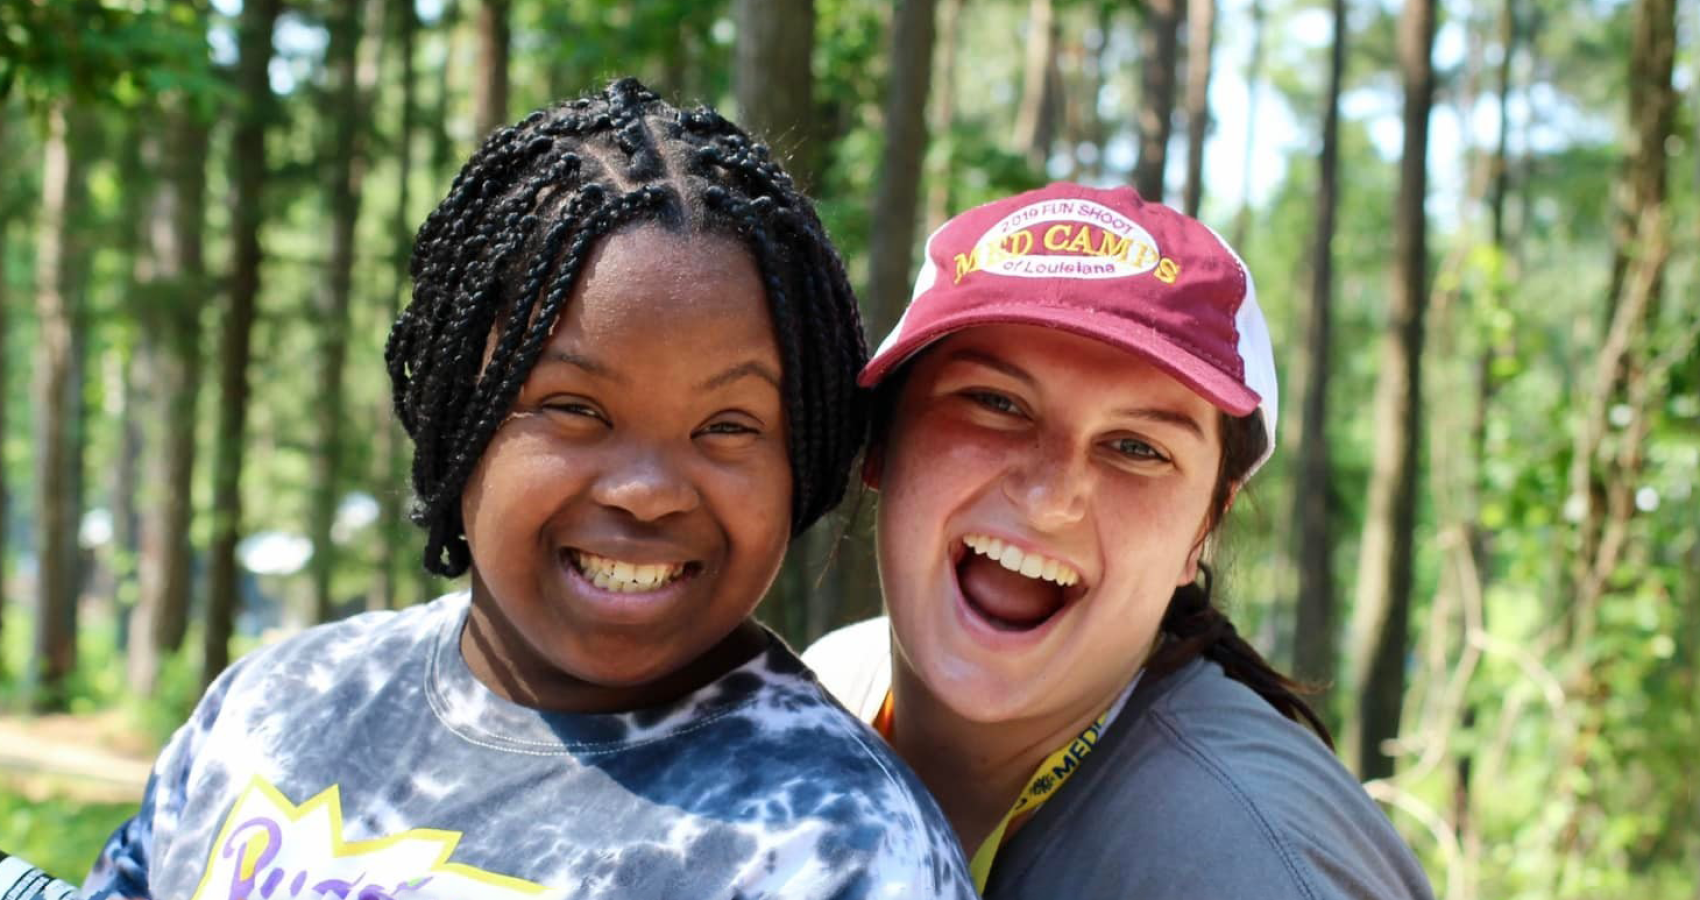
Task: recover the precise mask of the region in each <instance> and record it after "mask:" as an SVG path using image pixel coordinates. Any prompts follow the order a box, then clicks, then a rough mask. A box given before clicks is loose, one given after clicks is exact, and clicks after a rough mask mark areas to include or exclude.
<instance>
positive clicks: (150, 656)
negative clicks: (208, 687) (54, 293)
mask: <svg viewBox="0 0 1700 900" xmlns="http://www.w3.org/2000/svg"><path fill="white" fill-rule="evenodd" d="M173 106H174V107H175V108H174V109H173V110H172V111H171V112H170V114H168V116H167V118H166V122H165V123H164V128H165V136H164V142H163V145H162V150H163V155H162V156H161V157H160V160H159V162H160V164H161V168H162V169H163V172H162V174H163V175H164V178H163V179H162V181H161V182H160V185H159V188H158V190H157V191H156V192H155V194H154V199H153V204H152V206H153V208H152V211H151V213H150V215H149V217H148V218H149V223H150V224H149V228H148V242H149V245H150V246H149V251H148V252H149V256H150V258H151V259H152V269H153V270H152V272H151V273H150V274H151V278H150V279H148V280H147V281H146V282H144V283H143V284H142V285H141V288H142V290H143V292H144V294H145V295H148V296H150V297H151V298H152V301H153V306H154V311H155V315H154V316H153V319H154V321H155V322H157V323H158V326H159V327H158V328H157V329H148V331H150V332H152V334H151V336H150V335H144V336H143V339H142V340H143V345H144V347H146V348H147V352H146V353H145V355H144V356H143V359H144V364H145V365H148V366H149V367H150V368H151V369H152V371H151V372H150V373H149V375H148V378H147V381H148V382H149V384H150V385H151V386H152V388H153V394H154V399H155V400H156V401H157V404H158V405H157V408H156V411H155V412H154V413H153V415H152V416H150V418H152V419H153V420H154V423H155V430H154V435H153V439H152V440H150V441H149V442H148V443H149V445H150V446H152V447H153V448H154V452H153V453H152V454H150V455H149V456H148V465H147V468H148V470H149V476H148V481H149V482H150V483H151V484H152V485H153V486H154V490H155V493H154V495H153V502H151V503H149V504H148V509H147V510H146V511H145V513H144V517H143V519H144V520H143V527H142V554H141V560H140V566H139V569H138V575H139V576H140V583H141V595H140V597H139V599H138V602H137V604H136V613H135V616H136V618H135V621H134V623H133V624H132V628H131V633H132V635H134V637H135V640H134V641H133V642H132V644H131V647H130V663H131V665H130V672H129V675H130V687H131V688H132V689H133V690H135V691H136V692H137V693H139V694H142V695H144V696H145V695H147V694H149V693H151V692H152V691H153V687H154V679H155V677H156V676H157V675H158V667H159V663H160V661H161V660H162V659H163V658H164V657H165V656H167V655H169V654H172V653H175V652H177V650H178V649H179V648H180V647H182V645H183V636H184V633H185V632H186V630H187V629H188V625H189V595H190V591H191V574H192V571H191V554H190V543H189V530H190V525H189V522H190V518H191V516H192V515H193V512H194V503H193V498H192V490H193V487H194V481H193V475H194V466H195V422H196V421H197V417H196V415H195V406H196V399H197V398H198V396H199V388H200V381H201V347H200V334H201V329H200V310H201V304H202V303H203V302H204V300H205V297H206V294H207V284H206V265H205V261H204V259H203V255H202V243H203V237H204V233H205V230H206V162H207V142H208V135H207V127H206V125H205V124H204V123H203V122H201V121H199V119H198V118H197V116H196V114H195V112H194V110H193V107H192V105H191V104H190V103H189V101H187V100H185V99H178V100H176V101H175V102H174V103H173Z"/></svg>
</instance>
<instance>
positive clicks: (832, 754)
mask: <svg viewBox="0 0 1700 900" xmlns="http://www.w3.org/2000/svg"><path fill="white" fill-rule="evenodd" d="M743 673H755V674H756V678H755V680H750V681H747V683H746V685H745V687H744V688H742V689H741V690H747V696H746V697H745V698H744V699H743V700H742V701H741V702H739V703H737V704H736V706H735V707H734V708H732V709H728V710H726V711H724V712H722V713H709V714H707V715H705V716H704V719H705V723H704V726H703V727H704V730H703V731H702V732H701V733H699V734H697V735H696V739H693V740H690V741H682V742H674V743H675V744H676V746H675V747H673V749H672V751H671V753H670V754H669V755H670V756H673V757H675V758H674V761H673V763H672V764H670V765H669V769H671V770H672V771H674V772H677V773H678V774H679V775H680V776H681V777H683V776H685V775H687V774H688V773H689V774H694V773H702V774H701V775H700V777H704V778H709V779H712V780H713V781H714V782H715V784H716V785H717V786H718V791H717V793H718V794H719V795H720V796H722V797H724V804H725V805H724V807H723V808H720V809H718V810H702V812H705V813H708V814H710V815H713V816H714V817H716V818H722V819H743V820H746V821H750V822H752V823H753V824H755V825H756V826H757V827H758V828H760V829H761V830H762V831H764V832H765V833H766V838H765V839H764V842H766V843H767V844H768V847H769V850H770V851H772V852H774V853H776V854H777V856H778V857H779V858H790V859H792V860H793V861H794V863H795V864H794V865H793V866H792V867H790V868H789V869H785V868H781V869H778V870H776V871H775V877H776V878H781V879H785V880H786V881H785V884H784V886H783V889H780V890H779V891H778V892H779V893H780V894H783V895H784V896H813V895H816V894H817V888H820V887H821V886H823V885H826V884H831V885H835V887H833V889H832V890H830V891H827V892H826V893H825V894H821V895H823V896H825V895H831V896H837V895H839V892H840V891H845V890H850V889H852V888H854V890H853V891H851V893H854V894H857V895H865V896H948V897H957V896H963V897H968V896H972V894H971V893H964V891H966V890H968V885H969V881H968V876H967V866H966V863H965V862H964V861H963V859H962V854H961V850H960V849H959V848H958V846H957V844H956V839H955V836H954V833H953V832H952V831H951V830H950V826H949V824H948V823H947V822H946V821H945V818H944V815H943V813H941V812H940V811H939V809H938V806H937V804H936V803H934V802H933V799H932V797H931V796H930V795H929V794H927V792H926V791H925V790H924V789H923V788H922V787H921V785H920V782H919V781H918V780H917V779H916V778H915V776H914V775H913V774H912V773H911V772H910V771H909V769H908V767H907V766H905V765H904V764H903V763H902V762H901V761H900V760H899V759H898V758H897V756H896V755H895V754H894V753H892V751H891V750H890V748H888V747H887V746H886V744H885V742H884V741H883V740H881V739H880V737H879V736H878V735H877V734H875V733H874V731H873V730H872V729H870V728H869V727H868V726H867V725H865V724H863V723H862V722H860V721H857V720H856V719H855V718H854V717H853V716H851V715H850V714H849V713H847V712H846V711H845V710H844V709H843V708H842V707H841V706H839V705H838V704H837V703H835V702H834V701H833V700H832V699H831V698H830V697H829V696H828V695H827V694H826V692H825V690H824V689H823V688H822V687H821V685H820V683H819V682H818V681H817V680H816V679H815V677H814V676H813V674H812V673H810V672H809V671H808V669H807V668H805V667H804V666H803V664H802V662H801V661H800V660H799V659H798V658H797V657H796V656H795V655H794V654H792V653H791V652H790V651H789V650H788V649H786V648H785V647H784V646H783V644H780V643H779V642H778V641H777V640H776V641H775V642H774V644H773V645H772V646H771V647H770V649H769V651H768V653H767V654H766V658H765V660H764V661H763V663H762V665H760V666H756V667H746V669H745V670H743ZM710 720H712V721H710ZM682 757H692V758H694V760H686V759H683V758H682ZM792 879H800V880H792ZM823 879H824V880H823ZM929 886H930V887H929Z"/></svg>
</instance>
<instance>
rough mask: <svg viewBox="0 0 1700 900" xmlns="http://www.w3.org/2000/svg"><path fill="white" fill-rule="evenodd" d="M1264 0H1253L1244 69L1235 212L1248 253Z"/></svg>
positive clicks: (1238, 242) (1237, 237)
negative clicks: (1242, 127) (1242, 140)
mask: <svg viewBox="0 0 1700 900" xmlns="http://www.w3.org/2000/svg"><path fill="white" fill-rule="evenodd" d="M1263 23H1264V14H1263V0H1251V61H1250V62H1248V63H1247V64H1246V70H1245V91H1246V104H1245V149H1244V151H1243V153H1242V154H1241V156H1240V211H1239V212H1238V213H1237V214H1235V216H1234V240H1233V244H1234V248H1235V249H1236V250H1238V251H1239V252H1240V255H1241V256H1244V255H1245V252H1246V242H1247V241H1249V240H1251V163H1252V159H1253V158H1254V157H1253V155H1252V154H1253V153H1255V152H1256V148H1257V140H1256V138H1257V102H1258V100H1259V99H1260V98H1261V97H1262V96H1263Z"/></svg>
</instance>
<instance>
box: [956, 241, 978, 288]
mask: <svg viewBox="0 0 1700 900" xmlns="http://www.w3.org/2000/svg"><path fill="white" fill-rule="evenodd" d="M979 268H980V248H979V247H975V248H974V249H973V250H971V251H969V252H968V253H958V254H956V282H957V283H961V281H962V276H964V275H967V274H968V273H969V272H974V271H978V270H979Z"/></svg>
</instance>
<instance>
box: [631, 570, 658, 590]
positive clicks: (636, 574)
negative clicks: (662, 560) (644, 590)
mask: <svg viewBox="0 0 1700 900" xmlns="http://www.w3.org/2000/svg"><path fill="white" fill-rule="evenodd" d="M632 579H633V580H634V581H636V582H637V583H638V584H641V585H644V586H646V587H647V586H649V585H652V584H659V583H661V567H660V566H638V567H637V569H636V570H635V571H633V573H632Z"/></svg>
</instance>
